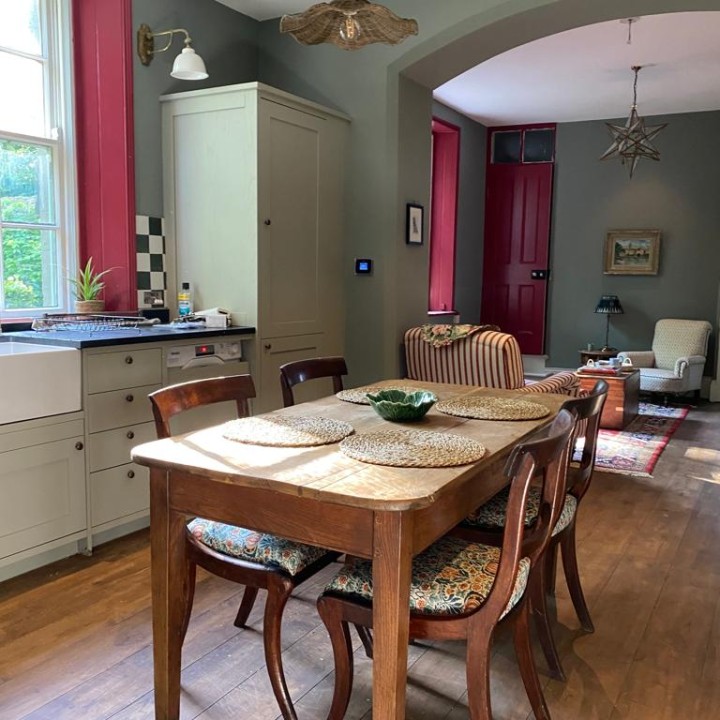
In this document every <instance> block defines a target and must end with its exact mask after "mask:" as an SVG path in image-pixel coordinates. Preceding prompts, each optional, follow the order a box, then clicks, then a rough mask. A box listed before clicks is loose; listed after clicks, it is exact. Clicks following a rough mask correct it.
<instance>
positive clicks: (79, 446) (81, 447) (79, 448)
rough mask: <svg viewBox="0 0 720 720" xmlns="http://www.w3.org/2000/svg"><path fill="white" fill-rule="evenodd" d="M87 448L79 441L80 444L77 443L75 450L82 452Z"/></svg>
mask: <svg viewBox="0 0 720 720" xmlns="http://www.w3.org/2000/svg"><path fill="white" fill-rule="evenodd" d="M84 447H85V446H84V445H83V444H82V443H81V442H80V441H79V440H78V442H76V443H75V449H76V450H82V449H83V448H84Z"/></svg>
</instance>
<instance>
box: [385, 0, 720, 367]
mask: <svg viewBox="0 0 720 720" xmlns="http://www.w3.org/2000/svg"><path fill="white" fill-rule="evenodd" d="M530 4H532V5H535V6H534V7H528V6H529V5H530ZM688 11H720V0H657V1H652V0H610V1H608V2H603V3H597V2H596V1H595V0H555V1H550V2H542V4H539V3H530V2H527V1H525V0H508V2H506V3H503V4H502V5H501V6H499V7H495V8H492V9H489V10H484V11H482V12H479V13H478V14H476V15H473V16H472V17H469V18H467V19H466V20H463V21H462V22H460V23H458V24H456V25H454V26H452V27H450V28H448V29H446V30H443V31H441V32H439V33H437V34H436V35H434V36H433V37H430V38H428V39H427V40H425V41H424V42H423V43H421V44H419V45H417V46H415V47H413V48H412V49H410V50H408V51H407V52H406V53H404V54H403V55H402V56H400V57H399V58H398V59H397V60H396V61H395V62H394V63H392V64H391V65H390V66H389V67H388V108H387V109H388V115H389V117H388V119H389V122H390V125H389V126H390V127H391V128H394V129H395V130H394V137H395V138H396V142H393V140H392V138H391V140H390V144H389V148H388V149H389V151H390V152H389V153H388V155H389V160H391V161H392V162H389V163H388V165H389V167H391V168H393V169H394V171H395V172H396V173H397V175H396V177H395V181H396V185H395V186H396V187H397V196H396V198H395V203H394V207H395V208H401V207H404V203H405V202H407V201H408V200H409V199H410V198H424V199H425V201H426V202H428V201H429V186H430V178H429V171H428V172H422V171H421V172H418V171H417V168H418V161H417V158H419V157H420V158H422V157H429V153H430V134H429V132H428V133H422V132H419V131H418V128H417V125H418V123H426V124H427V127H429V122H430V116H431V107H432V90H433V89H434V88H435V87H437V86H439V85H440V84H442V83H444V82H446V81H447V80H449V79H451V78H452V77H455V76H457V75H458V74H460V73H462V72H464V71H465V70H467V69H469V68H470V67H472V66H474V65H476V64H478V63H480V62H483V61H484V60H487V59H488V58H490V57H494V56H496V55H499V54H501V53H503V52H505V51H507V50H510V49H512V48H514V47H517V46H519V45H522V44H524V43H527V42H531V41H533V40H536V39H539V38H542V37H546V36H549V35H553V34H556V33H559V32H563V31H566V30H572V29H574V28H578V27H582V26H584V25H590V24H594V23H598V22H604V21H609V20H615V19H620V18H625V17H628V16H636V15H654V14H662V13H672V12H688ZM410 128H413V131H409V129H410ZM408 168H411V169H412V171H409V170H408ZM395 220H396V222H397V223H398V224H397V226H396V227H395V228H394V229H393V231H394V233H395V235H396V237H401V236H402V235H401V234H402V228H401V224H402V222H403V218H402V217H401V214H400V212H398V213H397V214H396V216H395ZM403 252H405V251H404V249H402V248H397V252H396V256H397V257H396V258H395V263H396V267H397V268H402V267H403V264H404V263H403V257H404V256H403ZM386 290H387V293H388V295H389V296H392V295H394V297H392V303H391V304H390V303H388V306H389V307H393V308H394V310H395V312H394V313H388V314H387V315H386V323H387V325H386V329H387V330H388V331H389V334H388V336H387V337H388V342H387V343H386V347H387V348H389V352H393V353H394V350H393V348H396V347H397V344H398V342H400V341H401V335H402V331H403V329H404V328H406V327H407V326H408V325H409V324H412V323H411V322H409V319H410V318H413V317H414V318H415V319H417V314H418V308H422V307H423V304H424V302H425V299H426V292H427V288H426V287H417V283H415V284H414V285H413V283H406V284H404V285H403V284H395V285H393V287H392V288H386ZM385 359H386V361H390V362H394V360H395V357H394V356H386V358H385Z"/></svg>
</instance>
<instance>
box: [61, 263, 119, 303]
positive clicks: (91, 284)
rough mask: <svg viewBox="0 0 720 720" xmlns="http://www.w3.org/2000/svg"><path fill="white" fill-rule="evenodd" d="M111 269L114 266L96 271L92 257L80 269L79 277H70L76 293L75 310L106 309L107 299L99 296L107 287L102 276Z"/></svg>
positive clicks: (74, 293) (69, 279)
mask: <svg viewBox="0 0 720 720" xmlns="http://www.w3.org/2000/svg"><path fill="white" fill-rule="evenodd" d="M111 270H113V268H109V269H108V270H103V271H102V272H95V268H94V267H93V259H92V257H90V258H88V261H87V264H86V265H85V267H84V268H82V269H81V270H78V274H77V278H68V281H69V282H70V285H71V287H72V292H73V295H75V312H79V313H93V312H101V311H102V310H103V309H104V307H105V301H104V300H103V299H102V298H100V297H99V296H100V293H101V292H102V290H103V288H104V287H105V283H104V282H103V281H102V278H103V277H104V276H105V275H107V274H108V273H109V272H110V271H111Z"/></svg>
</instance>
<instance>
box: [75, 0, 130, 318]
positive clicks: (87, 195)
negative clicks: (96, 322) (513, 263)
mask: <svg viewBox="0 0 720 720" xmlns="http://www.w3.org/2000/svg"><path fill="white" fill-rule="evenodd" d="M73 35H74V38H73V43H74V63H75V67H74V76H75V113H76V121H75V122H76V135H77V175H78V217H79V222H78V230H79V254H80V262H81V264H84V261H85V260H86V259H87V258H88V257H90V256H92V257H93V259H94V265H95V267H96V269H98V270H104V269H107V268H114V270H113V272H112V273H111V274H110V275H109V276H107V286H106V288H105V302H106V307H107V309H109V310H135V309H136V308H137V291H136V284H137V280H136V275H135V266H136V260H135V163H134V133H133V90H132V87H133V79H132V38H133V36H134V35H133V32H132V3H131V0H74V1H73Z"/></svg>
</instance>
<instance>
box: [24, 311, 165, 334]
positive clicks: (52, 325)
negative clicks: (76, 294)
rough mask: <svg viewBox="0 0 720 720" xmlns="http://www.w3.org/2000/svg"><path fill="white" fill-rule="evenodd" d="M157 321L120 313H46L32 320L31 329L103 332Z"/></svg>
mask: <svg viewBox="0 0 720 720" xmlns="http://www.w3.org/2000/svg"><path fill="white" fill-rule="evenodd" d="M156 322H157V321H156V320H151V319H148V318H145V317H123V316H121V315H88V314H84V313H83V314H74V315H73V314H72V313H58V314H51V313H46V314H45V315H43V317H41V318H36V319H35V320H33V323H32V329H33V330H38V331H41V332H42V331H46V330H75V331H80V332H103V331H109V330H122V329H135V328H138V327H143V326H148V325H154V324H155V323H156Z"/></svg>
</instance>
